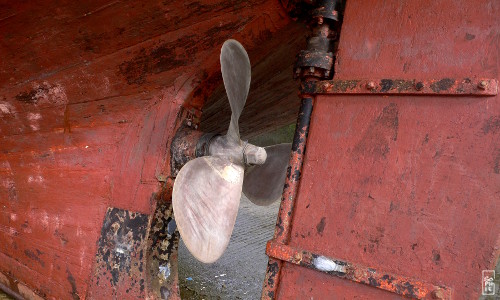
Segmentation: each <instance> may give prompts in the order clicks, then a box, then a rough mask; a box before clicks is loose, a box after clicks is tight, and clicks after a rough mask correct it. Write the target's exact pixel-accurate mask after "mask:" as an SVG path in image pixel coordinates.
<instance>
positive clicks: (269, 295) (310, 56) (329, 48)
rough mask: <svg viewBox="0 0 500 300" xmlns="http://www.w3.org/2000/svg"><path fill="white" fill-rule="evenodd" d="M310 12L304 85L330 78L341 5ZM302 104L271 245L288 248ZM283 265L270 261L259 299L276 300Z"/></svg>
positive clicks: (299, 69)
mask: <svg viewBox="0 0 500 300" xmlns="http://www.w3.org/2000/svg"><path fill="white" fill-rule="evenodd" d="M319 2H320V3H318V7H316V9H314V10H312V12H311V14H310V16H309V17H310V18H311V20H312V22H313V25H314V29H313V36H312V37H311V38H309V40H308V46H307V50H303V51H301V52H300V53H299V55H298V56H297V62H296V64H295V70H294V72H295V73H294V75H295V77H296V78H300V79H301V80H302V81H304V82H309V81H318V80H321V79H328V78H330V77H331V76H332V75H333V72H332V70H333V64H334V54H335V53H334V50H335V49H334V44H335V43H334V40H335V39H336V38H337V37H338V34H337V32H336V30H337V31H338V28H339V26H338V25H339V22H338V21H339V15H338V10H337V6H338V5H339V4H340V1H337V0H324V1H319ZM301 98H302V100H301V101H302V103H301V106H300V111H299V115H298V118H297V127H296V129H295V134H294V138H293V143H292V153H291V155H290V162H289V164H288V170H287V176H286V180H285V185H284V188H283V194H282V197H281V205H280V210H279V213H278V220H277V221H276V229H275V231H274V237H273V242H276V243H279V244H288V242H289V240H290V229H291V226H290V225H291V222H292V217H293V209H294V204H295V199H296V197H297V192H298V189H299V183H300V177H301V172H302V165H303V160H304V155H305V151H306V143H307V135H308V133H309V124H310V121H311V115H312V110H313V103H314V96H313V95H308V94H302V95H301ZM282 265H283V261H281V260H277V259H275V258H272V257H270V258H269V262H268V265H267V271H266V277H265V279H264V286H263V289H262V295H261V298H262V299H275V298H276V297H277V292H278V286H279V277H280V272H281V269H282Z"/></svg>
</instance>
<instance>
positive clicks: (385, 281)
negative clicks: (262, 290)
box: [266, 241, 451, 299]
mask: <svg viewBox="0 0 500 300" xmlns="http://www.w3.org/2000/svg"><path fill="white" fill-rule="evenodd" d="M266 254H267V255H268V256H269V257H273V258H275V259H278V260H281V261H286V262H289V263H293V264H296V265H299V266H302V267H306V268H309V269H313V270H316V271H320V272H323V273H327V274H330V275H332V276H336V277H340V278H344V279H348V280H351V281H354V282H358V283H362V284H366V285H369V286H372V287H375V288H378V289H382V290H385V291H389V292H391V293H396V294H399V295H402V296H405V297H410V298H415V299H451V290H450V289H449V288H447V287H440V286H435V285H433V284H430V283H427V282H424V281H420V280H417V279H413V278H408V277H405V276H400V275H394V274H388V273H383V272H380V271H378V270H375V269H372V268H368V267H366V266H362V265H359V264H354V263H351V262H346V261H343V260H339V259H335V258H330V257H325V256H322V255H319V254H315V253H311V252H309V251H305V250H301V249H298V248H294V247H290V246H287V245H284V244H280V243H278V242H276V241H269V242H268V243H267V247H266Z"/></svg>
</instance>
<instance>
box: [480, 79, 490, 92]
mask: <svg viewBox="0 0 500 300" xmlns="http://www.w3.org/2000/svg"><path fill="white" fill-rule="evenodd" d="M477 87H478V88H480V89H482V90H484V89H486V88H487V87H488V81H486V80H481V81H480V82H479V84H478V85H477Z"/></svg>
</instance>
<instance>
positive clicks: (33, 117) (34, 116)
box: [28, 113, 42, 121]
mask: <svg viewBox="0 0 500 300" xmlns="http://www.w3.org/2000/svg"><path fill="white" fill-rule="evenodd" d="M41 118H42V115H41V114H39V113H28V120H30V121H37V120H40V119H41Z"/></svg>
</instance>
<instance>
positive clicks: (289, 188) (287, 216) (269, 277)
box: [262, 97, 314, 299]
mask: <svg viewBox="0 0 500 300" xmlns="http://www.w3.org/2000/svg"><path fill="white" fill-rule="evenodd" d="M313 100H314V99H313V98H312V97H304V98H303V99H302V105H301V107H300V112H299V117H298V119H297V127H296V129H295V134H294V137H293V143H292V153H291V155H290V162H289V164H288V169H287V175H286V180H285V186H284V189H283V194H282V197H281V205H280V210H279V213H278V220H277V221H276V229H275V231H274V240H275V241H277V242H279V243H287V242H288V240H289V239H290V228H291V226H290V224H291V222H292V213H293V205H294V203H295V198H296V197H297V191H298V185H299V181H300V173H301V170H302V163H303V159H304V153H305V150H306V141H307V134H308V132H309V122H310V120H311V114H312V109H313ZM282 263H283V262H282V261H279V260H276V259H274V258H269V262H268V265H267V272H266V277H265V279H264V287H263V289H262V298H263V299H274V298H275V296H276V291H277V288H278V280H277V278H279V272H280V270H281V265H282Z"/></svg>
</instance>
